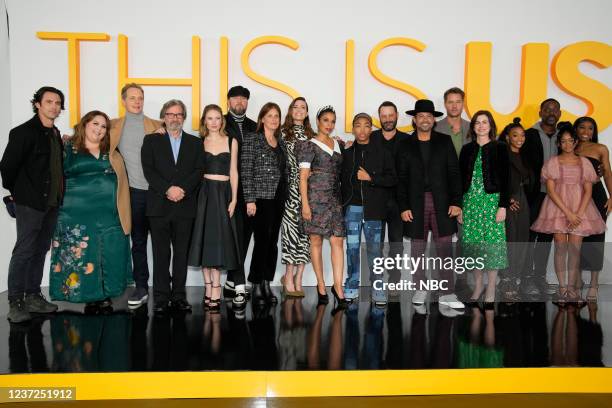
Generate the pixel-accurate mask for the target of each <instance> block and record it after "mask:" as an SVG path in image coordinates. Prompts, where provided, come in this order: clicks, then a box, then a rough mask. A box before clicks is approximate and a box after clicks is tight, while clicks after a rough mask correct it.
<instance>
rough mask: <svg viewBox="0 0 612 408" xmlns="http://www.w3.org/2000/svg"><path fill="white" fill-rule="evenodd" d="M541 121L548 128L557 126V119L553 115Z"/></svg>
mask: <svg viewBox="0 0 612 408" xmlns="http://www.w3.org/2000/svg"><path fill="white" fill-rule="evenodd" d="M543 120H544V123H546V124H547V125H548V126H555V125H556V124H557V117H556V116H554V115H548V116H545V117H544V119H543Z"/></svg>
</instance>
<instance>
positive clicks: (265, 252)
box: [240, 102, 287, 304]
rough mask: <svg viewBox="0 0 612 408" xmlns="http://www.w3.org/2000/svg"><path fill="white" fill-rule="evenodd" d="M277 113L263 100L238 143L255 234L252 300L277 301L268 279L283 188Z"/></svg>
mask: <svg viewBox="0 0 612 408" xmlns="http://www.w3.org/2000/svg"><path fill="white" fill-rule="evenodd" d="M280 117H281V111H280V108H279V106H278V105H277V104H275V103H272V102H268V103H266V104H265V105H264V106H263V107H262V108H261V111H260V112H259V116H258V118H257V130H256V131H255V132H254V133H249V134H246V135H245V136H244V139H243V143H242V147H241V163H240V164H241V166H240V180H241V181H242V190H243V192H244V201H245V203H246V213H247V216H249V217H253V230H254V238H255V244H254V247H253V254H252V256H251V270H250V272H249V278H248V279H249V282H251V283H252V284H253V301H254V303H255V304H264V303H273V304H275V303H277V302H278V299H277V297H276V296H274V294H273V293H272V290H271V288H270V282H271V281H272V280H274V272H275V271H276V261H277V258H278V234H279V232H280V226H281V220H282V216H283V209H284V206H285V195H286V189H287V182H286V174H285V168H286V161H287V153H286V149H285V145H284V143H283V141H282V139H281V137H280V135H281V133H280ZM245 250H246V248H245Z"/></svg>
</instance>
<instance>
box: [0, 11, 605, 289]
mask: <svg viewBox="0 0 612 408" xmlns="http://www.w3.org/2000/svg"><path fill="white" fill-rule="evenodd" d="M6 5H7V10H8V20H9V23H10V38H8V47H9V49H8V51H9V53H10V58H8V57H6V54H7V35H6V33H7V26H6V21H5V18H4V8H3V7H4V4H3V2H1V1H0V20H1V21H0V37H1V45H0V55H1V56H2V58H1V61H0V81H1V82H0V83H1V87H0V89H2V92H0V149H1V150H3V149H4V146H5V145H6V142H7V136H8V132H7V129H9V128H10V127H13V126H15V125H17V124H19V123H21V122H23V121H25V120H27V119H28V118H29V117H30V116H31V110H30V105H29V102H28V100H29V98H30V97H31V95H32V93H33V92H34V90H36V89H37V88H38V87H40V86H42V85H52V86H56V87H58V88H60V89H62V90H65V91H66V93H68V53H67V44H66V42H65V41H44V40H41V39H39V38H37V36H36V33H37V32H39V31H58V32H91V33H107V34H108V35H110V41H108V42H83V43H82V44H81V47H80V58H81V65H80V66H81V86H80V90H81V113H85V112H87V111H89V110H92V109H101V110H103V111H105V112H108V113H109V114H110V116H111V117H114V116H116V115H117V112H118V107H117V99H118V95H117V81H118V56H117V45H118V35H119V34H124V35H126V36H128V39H129V54H128V55H129V74H130V76H131V77H186V78H187V77H190V76H191V37H192V36H194V35H197V36H199V37H200V38H201V41H202V50H201V76H202V83H201V92H202V95H201V106H202V107H203V106H204V105H206V104H208V103H219V72H220V69H219V39H220V37H222V36H225V37H227V38H228V39H229V84H230V86H232V85H233V84H243V85H245V86H247V87H248V88H249V89H250V90H251V95H252V97H251V100H250V106H249V111H248V112H249V116H250V117H255V116H256V115H257V112H258V110H259V108H260V107H261V106H262V105H263V104H264V103H265V102H267V101H270V100H271V101H275V102H277V103H279V104H280V106H281V107H283V108H284V107H286V106H287V105H288V103H289V102H290V100H291V99H290V97H289V96H287V95H286V94H283V93H281V92H279V91H277V90H274V89H271V88H268V87H265V86H263V85H261V84H259V83H257V82H254V81H253V80H251V79H249V78H248V77H247V76H246V75H245V73H244V72H243V70H242V68H241V65H240V54H241V52H242V49H243V48H244V46H245V45H246V44H247V43H248V42H249V41H251V40H252V39H254V38H256V37H258V36H262V35H280V36H286V37H289V38H291V39H293V40H295V41H297V42H298V43H299V48H298V49H297V50H296V51H293V50H290V49H289V48H286V47H283V46H279V45H267V46H262V47H260V48H258V49H256V50H255V51H254V52H253V53H252V55H251V59H250V61H251V66H252V68H253V69H254V70H255V71H256V72H259V73H261V74H262V75H266V76H268V77H270V78H273V79H275V80H277V81H280V82H282V83H285V84H287V85H289V86H291V87H292V88H294V89H296V90H298V91H299V92H300V93H301V94H303V95H304V96H305V97H306V98H307V100H308V102H309V104H310V107H311V116H313V115H314V112H316V110H317V109H318V107H320V106H321V105H324V104H332V105H334V106H335V107H336V109H337V112H338V126H337V133H338V134H339V135H341V136H344V132H343V131H344V126H343V123H344V106H345V103H344V97H345V42H346V41H347V40H354V42H355V112H359V111H366V112H370V113H372V114H374V113H375V112H376V108H377V107H378V105H379V104H380V102H381V101H383V100H386V99H389V100H392V101H394V102H396V103H397V104H398V106H399V107H400V110H401V111H404V110H406V109H410V108H412V106H413V104H414V98H413V97H412V96H410V95H408V94H406V93H403V92H401V91H398V90H395V89H393V88H390V87H388V86H386V85H384V84H381V83H380V82H378V81H377V80H376V79H374V78H373V77H372V75H371V74H370V72H369V70H368V65H367V59H368V55H369V53H370V50H371V49H372V48H373V47H374V46H375V45H376V44H377V43H379V42H380V41H382V40H384V39H387V38H390V37H408V38H413V39H416V40H418V41H420V42H422V43H424V44H425V45H426V49H425V50H424V51H423V52H416V51H414V50H410V49H407V48H405V47H391V48H388V49H385V50H384V51H382V52H381V54H380V56H379V59H378V60H379V61H378V65H379V67H380V69H381V70H382V71H383V72H385V73H386V74H387V75H389V76H391V77H393V78H396V79H398V80H401V81H403V82H406V83H408V84H411V85H412V86H415V87H416V88H418V89H419V90H421V91H422V92H424V93H425V94H426V95H427V96H428V97H429V98H430V99H432V100H434V102H435V103H436V106H437V107H438V108H440V109H441V110H442V108H443V106H442V93H443V91H444V90H445V89H447V88H449V87H451V86H460V87H463V85H464V83H463V82H464V64H465V46H466V44H467V43H468V42H470V41H489V42H492V44H493V62H492V68H491V71H492V83H491V102H492V105H493V106H494V108H495V109H496V110H497V111H499V112H504V113H507V112H512V111H513V110H514V109H515V107H516V105H517V104H518V100H519V81H520V72H521V47H522V45H524V44H526V43H530V42H542V43H548V44H549V45H550V59H551V60H552V58H553V56H554V55H555V54H556V53H557V51H558V50H560V49H561V48H563V47H564V46H566V45H568V44H572V43H575V42H578V41H587V40H589V41H599V42H603V43H606V44H609V43H610V40H611V39H612V26H611V25H610V22H609V18H610V15H612V2H610V1H608V0H588V1H584V2H580V4H579V10H578V9H577V7H578V4H577V3H576V2H575V1H571V0H541V1H537V2H534V1H529V0H515V1H505V2H498V1H495V2H491V1H486V0H462V1H437V2H416V1H406V0H387V1H383V2H373V1H364V0H337V1H333V2H331V1H323V0H309V1H306V2H298V3H296V2H288V1H284V0H268V1H265V2H254V1H243V0H233V1H231V2H220V1H201V0H175V1H173V2H169V1H152V0H132V1H120V0H106V1H104V2H99V1H94V0H54V1H23V0H6ZM9 67H10V76H9ZM580 69H581V71H582V72H583V73H584V74H585V75H587V76H589V77H591V78H593V79H595V80H597V81H599V82H601V83H603V84H605V85H606V86H608V87H610V84H612V71H611V70H610V69H599V68H597V67H595V66H594V65H592V64H588V63H583V64H581V66H580ZM145 92H146V98H145V100H146V102H145V113H147V114H148V115H149V116H154V117H157V116H158V112H159V109H160V107H161V105H162V103H163V102H165V101H166V100H168V99H170V98H180V99H182V100H183V101H185V103H186V104H187V105H188V109H189V111H190V115H192V114H193V115H198V114H199V112H193V113H191V90H190V89H189V88H186V87H175V86H167V87H159V86H150V87H146V88H145ZM547 94H548V95H547V96H549V97H555V98H557V99H558V100H560V101H561V104H562V106H563V108H564V109H566V110H567V111H569V112H572V113H573V114H575V115H582V114H584V113H585V112H586V109H587V108H586V105H585V104H584V103H583V102H581V101H580V100H579V99H576V98H575V97H572V96H570V95H568V94H566V93H564V92H563V91H562V90H560V89H559V88H558V87H557V86H556V85H555V83H554V82H553V81H552V80H551V79H550V77H549V79H548V92H547ZM67 108H68V109H71V108H74V107H71V106H68V107H67ZM283 113H284V112H283ZM408 121H409V118H408V117H407V116H405V115H402V116H401V119H400V125H404V124H407V123H408ZM186 124H188V125H189V127H188V130H189V129H190V124H191V122H190V118H188V119H187V121H186ZM502 125H504V124H502ZM58 126H59V127H60V129H61V130H62V131H63V132H70V128H69V121H68V111H67V112H65V113H64V114H63V115H62V117H61V118H60V120H59V121H58ZM611 134H612V130H611V129H607V130H605V131H604V132H602V134H601V140H602V141H603V142H604V143H607V144H608V145H612V144H611V143H610V141H609V139H610V137H609V136H610V135H611ZM0 213H1V215H0V228H1V229H2V234H1V236H0V248H1V249H0V251H1V254H0V290H5V289H6V270H7V265H8V261H9V258H10V253H11V249H12V246H13V243H14V238H15V226H14V222H13V220H11V219H10V218H9V217H8V216H6V215H5V213H4V212H3V211H0ZM326 251H328V249H326ZM328 253H329V252H326V253H325V255H326V256H328ZM278 270H279V271H280V270H281V265H280V262H279V266H278ZM192 272H193V271H192ZM326 274H327V276H328V279H329V280H331V271H330V268H329V265H328V266H327V267H326ZM277 276H280V275H279V274H277ZM306 276H307V282H308V283H312V282H314V276H313V274H311V273H308V272H307V274H306ZM608 278H609V277H602V280H606V279H608ZM608 280H609V279H608ZM44 282H47V275H45V278H44ZM200 282H201V277H200V275H199V274H198V273H195V272H194V273H190V276H189V280H188V284H199V283H200Z"/></svg>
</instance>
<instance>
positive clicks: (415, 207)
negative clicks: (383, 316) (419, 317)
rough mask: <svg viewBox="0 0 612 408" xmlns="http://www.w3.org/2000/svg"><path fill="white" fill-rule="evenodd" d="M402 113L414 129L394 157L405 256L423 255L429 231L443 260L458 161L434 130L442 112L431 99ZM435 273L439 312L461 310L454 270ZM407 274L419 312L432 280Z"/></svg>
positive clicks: (457, 195) (456, 208)
mask: <svg viewBox="0 0 612 408" xmlns="http://www.w3.org/2000/svg"><path fill="white" fill-rule="evenodd" d="M406 113H407V114H408V115H411V116H412V117H413V120H412V124H413V126H414V129H415V130H414V132H413V133H412V134H411V135H409V136H408V138H407V139H406V140H405V141H403V142H402V145H401V147H400V149H399V152H398V156H397V159H396V160H397V169H398V177H399V184H398V190H397V195H398V204H399V208H400V211H401V217H402V221H404V236H407V237H409V238H411V247H412V250H411V256H412V257H413V258H417V257H421V256H422V255H423V254H424V252H425V248H426V246H427V238H428V236H429V232H430V231H431V233H432V241H433V244H434V245H435V248H436V257H438V258H441V259H445V258H447V257H450V256H451V253H452V251H451V245H452V235H453V233H455V232H457V221H456V218H457V216H458V215H459V214H460V213H461V193H462V192H461V175H460V173H459V160H458V158H457V153H456V152H455V148H454V146H453V142H452V140H451V138H450V136H448V135H445V134H442V133H438V132H436V131H435V130H434V126H435V123H436V122H435V119H434V118H435V117H439V116H442V115H443V114H442V113H441V112H438V111H436V110H435V108H434V104H433V102H431V101H430V100H427V99H421V100H418V101H416V103H415V106H414V109H413V110H409V111H407V112H406ZM438 272H439V273H438V276H437V278H438V281H437V282H438V283H439V284H440V285H441V287H439V288H438V291H439V294H440V297H439V299H438V302H439V307H440V312H441V313H442V314H444V315H447V316H449V315H451V316H454V315H456V314H458V313H461V311H462V310H463V309H464V306H463V303H461V302H460V301H459V300H458V299H457V296H456V295H455V294H454V277H453V273H454V271H453V270H449V269H444V268H439V271H438ZM411 273H413V274H414V275H413V276H414V279H413V282H415V283H416V288H415V289H416V291H415V293H414V296H413V298H412V303H413V304H414V305H415V309H416V311H417V312H419V313H424V311H425V307H424V304H425V300H426V298H427V290H428V288H429V287H430V286H428V285H427V284H432V283H433V282H434V281H433V280H431V281H426V280H425V271H424V269H423V268H422V267H419V268H416V270H415V271H411ZM432 277H433V276H432Z"/></svg>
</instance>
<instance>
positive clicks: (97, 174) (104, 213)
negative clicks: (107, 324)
mask: <svg viewBox="0 0 612 408" xmlns="http://www.w3.org/2000/svg"><path fill="white" fill-rule="evenodd" d="M64 176H65V186H66V191H65V195H64V201H63V204H62V207H61V208H60V210H59V216H58V221H57V226H56V229H55V233H54V235H53V241H52V246H51V272H50V274H49V276H50V284H49V286H50V288H49V291H50V294H51V298H52V299H53V300H64V301H68V302H75V303H81V302H95V301H99V300H103V299H105V298H107V297H115V296H119V295H121V294H122V293H123V291H124V290H125V288H126V286H127V284H128V282H129V281H130V280H131V272H132V262H131V256H130V241H129V236H127V235H125V233H124V232H123V229H122V228H121V223H120V221H119V214H118V212H117V193H116V191H117V176H116V174H115V172H114V171H113V169H112V167H111V164H110V161H109V158H108V154H100V156H99V158H96V157H94V156H93V155H91V154H89V153H82V152H77V151H75V150H73V148H72V145H70V144H66V146H65V151H64Z"/></svg>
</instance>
